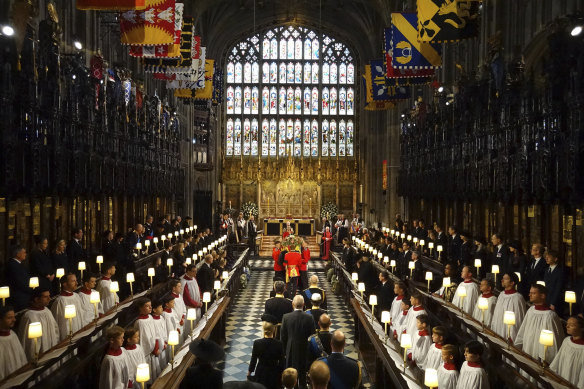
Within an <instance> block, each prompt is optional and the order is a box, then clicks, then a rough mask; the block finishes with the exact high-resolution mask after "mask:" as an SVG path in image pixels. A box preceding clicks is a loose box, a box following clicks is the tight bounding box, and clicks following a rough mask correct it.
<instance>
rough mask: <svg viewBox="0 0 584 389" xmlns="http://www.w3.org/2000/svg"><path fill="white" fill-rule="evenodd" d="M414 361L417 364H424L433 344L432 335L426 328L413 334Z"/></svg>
mask: <svg viewBox="0 0 584 389" xmlns="http://www.w3.org/2000/svg"><path fill="white" fill-rule="evenodd" d="M412 345H413V347H412V361H414V362H416V365H418V366H423V365H424V360H425V359H426V354H428V350H429V349H430V347H431V346H433V345H432V337H431V336H430V333H429V332H428V331H426V330H424V331H418V332H416V333H415V334H414V335H413V336H412Z"/></svg>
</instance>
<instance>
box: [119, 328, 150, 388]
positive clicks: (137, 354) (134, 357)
mask: <svg viewBox="0 0 584 389" xmlns="http://www.w3.org/2000/svg"><path fill="white" fill-rule="evenodd" d="M124 350H125V351H126V355H127V356H128V361H129V366H128V372H129V378H130V381H132V387H133V388H136V389H137V388H138V386H136V385H139V384H138V382H136V369H137V367H138V365H139V364H141V363H146V357H145V356H144V350H143V349H142V347H140V331H139V330H138V329H137V328H136V327H130V328H128V329H126V331H125V332H124Z"/></svg>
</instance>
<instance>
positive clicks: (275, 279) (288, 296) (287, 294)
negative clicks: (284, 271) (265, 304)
mask: <svg viewBox="0 0 584 389" xmlns="http://www.w3.org/2000/svg"><path fill="white" fill-rule="evenodd" d="M277 281H282V282H284V279H283V278H281V277H274V289H272V290H270V298H272V297H276V294H278V292H276V282H277ZM283 295H284V297H285V298H287V299H288V300H290V301H292V297H294V296H291V295H290V292H288V290H287V289H286V283H285V282H284V294H283Z"/></svg>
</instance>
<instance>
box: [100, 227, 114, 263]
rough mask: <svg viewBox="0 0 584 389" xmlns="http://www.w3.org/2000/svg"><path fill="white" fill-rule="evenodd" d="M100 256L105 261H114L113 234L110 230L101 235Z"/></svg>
mask: <svg viewBox="0 0 584 389" xmlns="http://www.w3.org/2000/svg"><path fill="white" fill-rule="evenodd" d="M101 255H103V259H104V260H105V261H108V262H114V261H115V260H116V248H115V241H114V233H113V232H112V231H110V230H106V231H104V233H103V235H102V243H101Z"/></svg>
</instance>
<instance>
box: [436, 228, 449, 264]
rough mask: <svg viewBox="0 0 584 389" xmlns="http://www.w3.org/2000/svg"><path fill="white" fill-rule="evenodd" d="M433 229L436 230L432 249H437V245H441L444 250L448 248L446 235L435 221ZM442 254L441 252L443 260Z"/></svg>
mask: <svg viewBox="0 0 584 389" xmlns="http://www.w3.org/2000/svg"><path fill="white" fill-rule="evenodd" d="M434 231H435V232H436V244H435V245H434V250H438V245H440V246H442V249H444V251H446V250H448V248H449V244H448V243H449V242H448V237H447V236H446V234H445V233H444V231H442V227H440V226H439V225H438V224H437V223H434ZM444 254H445V253H442V255H441V257H442V260H443V261H445V260H446V258H445V257H444Z"/></svg>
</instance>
